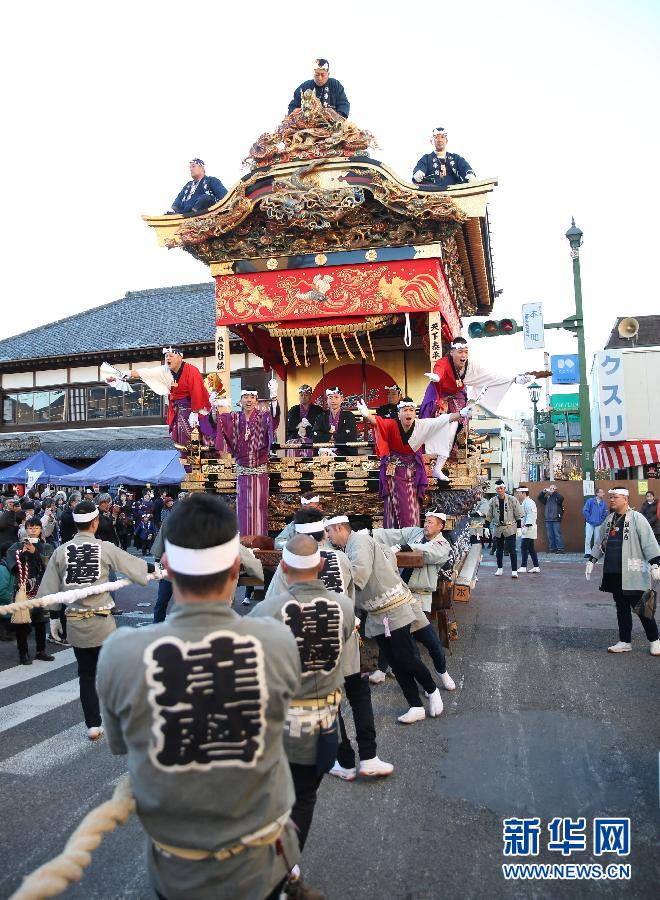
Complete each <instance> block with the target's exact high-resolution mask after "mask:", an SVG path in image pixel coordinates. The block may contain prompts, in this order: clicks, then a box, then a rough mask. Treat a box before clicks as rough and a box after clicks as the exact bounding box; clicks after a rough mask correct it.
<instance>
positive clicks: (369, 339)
mask: <svg viewBox="0 0 660 900" xmlns="http://www.w3.org/2000/svg"><path fill="white" fill-rule="evenodd" d="M367 340H368V341H369V350H370V351H371V358H372V359H373V361H374V362H376V357H375V356H374V345H373V344H372V343H371V332H369V331H367Z"/></svg>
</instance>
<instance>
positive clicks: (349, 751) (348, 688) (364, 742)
mask: <svg viewBox="0 0 660 900" xmlns="http://www.w3.org/2000/svg"><path fill="white" fill-rule="evenodd" d="M344 693H345V695H346V699H347V700H348V702H349V703H350V704H351V710H352V711H353V723H354V725H355V737H356V738H357V745H358V753H359V754H360V759H361V760H363V761H364V760H365V759H373V758H374V756H376V752H377V751H376V726H375V724H374V710H373V707H372V705H371V688H370V687H369V681H368V680H367V679H366V678H363V677H362V675H360V673H359V672H355V674H354V675H347V676H346V678H345V679H344ZM339 734H340V737H341V740H340V742H339V747H338V748H337V762H338V763H339V765H340V766H343V767H344V768H345V769H354V768H355V750H353V748H352V746H351V742H350V740H349V737H348V734H347V733H346V726H345V724H344V720H343V718H342V715H341V709H340V710H339Z"/></svg>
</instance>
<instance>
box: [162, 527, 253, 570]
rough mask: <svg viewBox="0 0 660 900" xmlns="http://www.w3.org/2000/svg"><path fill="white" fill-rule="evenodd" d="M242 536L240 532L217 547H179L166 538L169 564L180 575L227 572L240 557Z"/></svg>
mask: <svg viewBox="0 0 660 900" xmlns="http://www.w3.org/2000/svg"><path fill="white" fill-rule="evenodd" d="M239 546H240V538H239V535H238V532H237V533H236V534H235V535H234V537H233V538H230V540H228V541H227V542H226V543H225V544H217V545H216V546H215V547H202V548H201V549H198V550H195V549H193V548H192V547H178V546H177V545H176V544H171V543H170V542H169V541H168V540H167V538H165V552H166V553H167V565H168V567H169V568H170V569H171V570H172V571H173V572H178V574H179V575H215V574H216V573H217V572H225V571H226V570H227V569H228V568H229V567H230V566H231V565H232V564H233V563H234V562H235V561H236V558H237V557H238V553H239Z"/></svg>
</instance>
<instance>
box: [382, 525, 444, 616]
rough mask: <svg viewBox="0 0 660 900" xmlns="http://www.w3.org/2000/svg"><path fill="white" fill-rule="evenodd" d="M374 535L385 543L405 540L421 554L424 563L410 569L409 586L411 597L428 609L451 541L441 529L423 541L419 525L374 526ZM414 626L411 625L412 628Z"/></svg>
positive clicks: (404, 541)
mask: <svg viewBox="0 0 660 900" xmlns="http://www.w3.org/2000/svg"><path fill="white" fill-rule="evenodd" d="M373 534H374V538H375V539H376V540H377V541H380V542H381V543H383V544H385V545H386V546H388V547H394V546H396V545H399V546H401V547H402V546H403V545H404V544H408V546H409V547H410V548H411V550H414V551H415V552H416V553H421V554H423V556H424V563H425V565H423V566H422V567H421V568H420V569H413V570H412V575H411V576H410V580H409V581H408V587H409V588H410V590H411V592H412V595H413V597H414V598H415V599H416V600H419V601H420V602H421V604H422V609H423V610H424V611H425V612H430V611H431V595H432V594H433V591H434V590H435V589H436V588H437V586H438V576H439V574H440V569H441V568H442V567H443V566H444V564H445V563H446V562H447V560H448V559H449V557H450V555H451V544H450V543H449V541H448V540H447V538H446V537H445V536H444V535H443V534H442V532H440V534H438V535H436V537H434V538H432V539H431V540H430V541H427V542H426V543H425V544H423V543H422V540H423V539H424V529H423V528H420V527H419V526H418V525H415V526H412V527H410V528H400V529H399V528H374V532H373ZM413 630H414V629H413Z"/></svg>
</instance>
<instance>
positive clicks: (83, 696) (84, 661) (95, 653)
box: [73, 647, 101, 728]
mask: <svg viewBox="0 0 660 900" xmlns="http://www.w3.org/2000/svg"><path fill="white" fill-rule="evenodd" d="M73 652H74V654H75V656H76V660H77V661H78V679H79V680H80V702H81V703H82V708H83V715H84V716H85V725H86V726H87V727H88V728H98V726H99V725H100V724H101V710H100V708H99V698H98V694H97V693H96V665H97V663H98V661H99V653H100V652H101V648H100V647H74V648H73Z"/></svg>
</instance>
